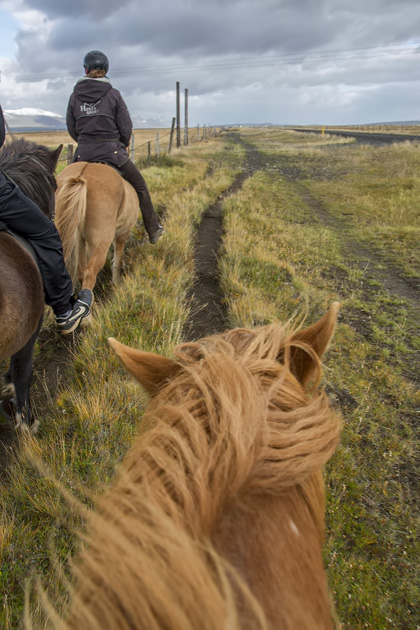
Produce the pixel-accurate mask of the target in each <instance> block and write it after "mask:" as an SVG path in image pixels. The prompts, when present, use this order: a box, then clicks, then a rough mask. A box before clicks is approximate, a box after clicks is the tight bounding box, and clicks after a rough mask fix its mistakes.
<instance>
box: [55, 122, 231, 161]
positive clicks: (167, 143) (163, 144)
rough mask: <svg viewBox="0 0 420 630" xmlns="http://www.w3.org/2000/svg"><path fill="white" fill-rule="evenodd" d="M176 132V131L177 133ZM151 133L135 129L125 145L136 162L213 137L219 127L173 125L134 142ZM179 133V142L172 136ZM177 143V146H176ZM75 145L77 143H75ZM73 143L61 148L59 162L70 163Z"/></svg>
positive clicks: (151, 158)
mask: <svg viewBox="0 0 420 630" xmlns="http://www.w3.org/2000/svg"><path fill="white" fill-rule="evenodd" d="M177 132H178V133H177ZM152 133H153V131H152V130H135V131H134V132H133V135H132V136H131V145H130V146H129V147H127V150H128V153H129V155H130V158H131V160H132V161H133V162H134V163H136V162H137V161H139V160H142V159H145V158H146V159H147V160H148V162H149V164H151V163H152V160H153V159H156V157H159V156H160V155H169V154H170V153H171V152H172V151H173V150H175V149H185V148H186V147H187V146H188V145H190V144H194V143H197V142H203V141H206V140H208V139H209V138H212V137H215V136H216V135H217V134H219V133H220V128H219V127H213V126H211V125H203V126H202V127H200V125H197V127H193V128H189V129H186V128H182V129H180V130H176V129H175V128H174V127H172V129H171V130H170V131H168V132H166V130H161V131H156V132H155V137H154V139H149V140H146V141H144V142H141V143H139V144H136V139H137V136H138V135H140V134H142V135H145V134H147V135H148V137H150V135H151V134H152ZM178 135H179V136H180V137H181V135H182V136H183V137H184V141H183V142H182V143H181V142H180V143H179V145H178V142H177V141H176V140H174V138H176V137H177V136H178ZM177 145H178V146H177ZM76 146H77V145H76ZM74 152H75V145H74V144H72V143H70V144H68V145H67V146H65V147H64V148H63V151H62V153H61V157H60V160H59V161H60V162H66V163H67V164H71V163H72V162H73V160H74Z"/></svg>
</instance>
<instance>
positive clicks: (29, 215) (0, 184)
mask: <svg viewBox="0 0 420 630" xmlns="http://www.w3.org/2000/svg"><path fill="white" fill-rule="evenodd" d="M0 219H1V220H2V221H4V223H5V224H6V225H7V227H8V228H9V229H11V230H12V231H13V232H16V234H19V235H20V236H22V237H23V238H25V239H27V240H28V241H29V242H30V244H31V245H32V247H33V249H34V251H35V253H36V256H37V259H38V264H39V270H40V273H41V277H42V281H43V284H44V292H45V301H46V303H47V304H49V305H50V306H51V307H52V309H53V311H54V314H55V316H56V317H58V318H61V320H63V318H66V317H67V318H68V317H69V316H70V315H71V314H72V311H73V310H74V306H75V301H74V299H73V298H72V292H73V287H72V282H71V279H70V276H69V274H68V271H67V268H66V266H65V263H64V257H63V248H62V244H61V239H60V235H59V234H58V232H57V229H56V227H55V225H54V223H53V222H52V221H50V219H48V218H47V217H46V216H45V215H44V214H43V213H42V212H41V210H40V209H39V208H38V206H37V205H35V204H34V203H33V201H32V200H31V199H29V197H27V196H26V195H25V194H24V193H23V192H22V191H21V190H20V188H18V187H17V186H15V185H14V184H13V183H12V182H10V181H9V180H8V179H6V178H5V177H4V175H2V174H0ZM86 301H87V300H86ZM85 310H89V309H85ZM78 323H80V322H78Z"/></svg>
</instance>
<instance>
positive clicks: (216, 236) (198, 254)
mask: <svg viewBox="0 0 420 630" xmlns="http://www.w3.org/2000/svg"><path fill="white" fill-rule="evenodd" d="M227 137H228V139H229V140H230V141H232V142H235V143H240V144H241V145H242V146H243V147H244V148H245V150H246V156H245V160H244V163H243V166H242V170H241V172H240V173H239V175H237V177H236V178H235V180H234V182H233V183H232V184H231V186H229V188H227V189H226V190H225V191H224V192H223V193H222V194H221V195H220V196H219V198H218V200H217V201H216V203H215V204H213V205H211V206H210V207H209V208H207V210H205V212H204V213H203V215H202V218H201V221H200V224H199V226H198V230H197V238H196V243H195V248H194V266H195V279H194V283H193V286H192V288H191V291H190V292H189V295H188V302H189V303H190V304H191V311H190V316H189V318H188V320H187V322H186V325H185V327H184V335H183V336H184V339H185V340H186V341H195V340H197V339H200V338H201V337H205V336H207V335H211V334H215V333H220V332H223V331H224V330H226V328H227V327H228V317H227V309H226V305H225V303H224V299H223V298H224V296H223V292H222V289H221V286H220V276H219V269H218V260H219V255H220V250H221V247H222V244H223V236H224V228H223V202H224V200H225V199H226V198H227V197H229V196H231V195H234V194H235V193H237V192H238V190H240V188H241V187H242V186H243V183H244V182H245V180H246V179H247V178H248V177H250V176H251V175H252V174H253V173H255V171H257V170H259V169H260V168H261V167H262V157H261V156H260V154H259V153H258V151H257V150H256V149H255V147H253V146H252V145H250V144H247V143H246V142H244V141H243V140H242V139H241V138H240V136H239V134H236V133H231V134H228V135H227Z"/></svg>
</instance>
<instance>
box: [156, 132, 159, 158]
mask: <svg viewBox="0 0 420 630" xmlns="http://www.w3.org/2000/svg"><path fill="white" fill-rule="evenodd" d="M156 157H159V132H158V133H157V134H156Z"/></svg>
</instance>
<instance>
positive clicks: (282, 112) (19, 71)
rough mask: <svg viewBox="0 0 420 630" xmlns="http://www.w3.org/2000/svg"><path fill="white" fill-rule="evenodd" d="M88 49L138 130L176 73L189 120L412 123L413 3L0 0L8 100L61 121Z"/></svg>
mask: <svg viewBox="0 0 420 630" xmlns="http://www.w3.org/2000/svg"><path fill="white" fill-rule="evenodd" d="M93 49H99V50H102V51H103V52H104V53H105V54H106V55H107V56H108V58H109V61H110V69H109V73H108V76H109V78H110V80H111V82H112V83H113V85H114V87H116V88H118V89H119V90H120V92H121V93H122V95H123V97H124V99H125V101H126V103H127V105H128V108H129V111H130V113H131V117H132V119H133V122H134V125H135V126H136V127H141V126H152V127H153V126H162V127H168V126H170V124H171V121H172V117H173V116H175V87H176V82H177V81H179V82H180V85H181V94H182V97H183V95H184V89H185V88H188V90H189V124H190V126H195V125H197V124H200V125H203V124H206V125H207V124H212V125H217V124H224V123H267V122H268V123H273V124H311V123H316V124H360V123H369V122H380V121H402V120H419V119H420V54H419V52H420V2H419V1H418V0H147V1H146V0H0V71H1V83H0V103H1V105H2V107H3V109H6V110H7V109H12V110H15V109H19V108H27V107H31V108H40V109H43V110H46V111H48V112H54V113H55V114H59V115H61V116H64V115H65V112H66V107H67V102H68V98H69V95H70V93H71V91H72V89H73V85H74V83H75V82H76V80H77V79H78V78H80V77H81V76H83V57H84V55H85V53H86V52H88V51H89V50H93ZM181 108H183V98H182V99H181Z"/></svg>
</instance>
